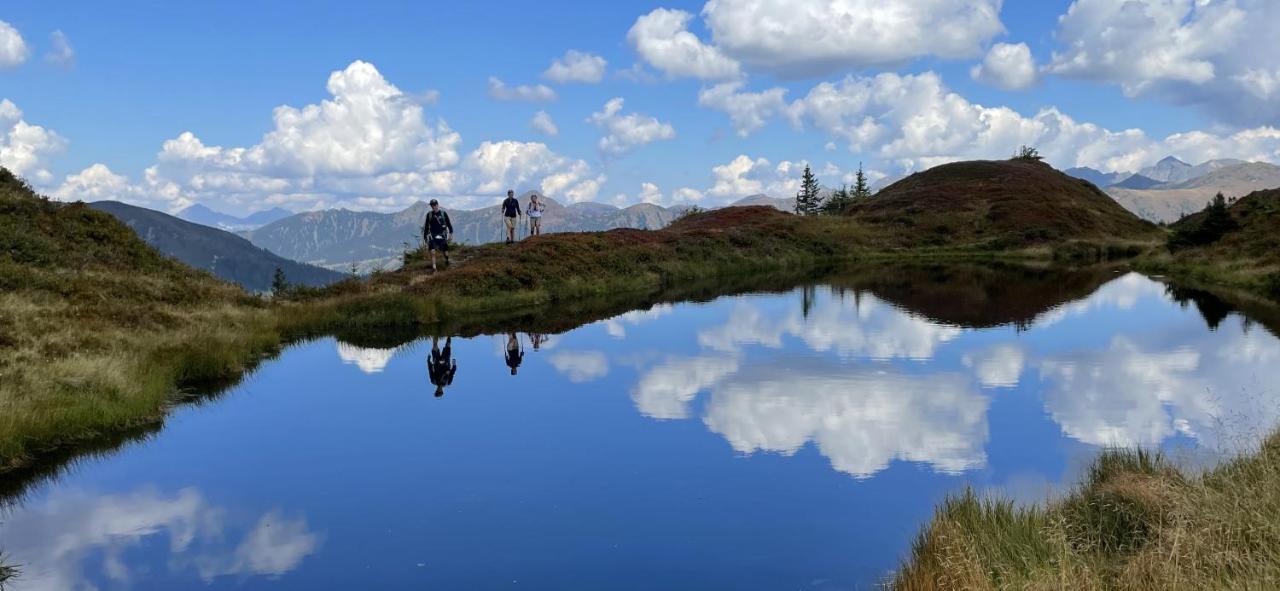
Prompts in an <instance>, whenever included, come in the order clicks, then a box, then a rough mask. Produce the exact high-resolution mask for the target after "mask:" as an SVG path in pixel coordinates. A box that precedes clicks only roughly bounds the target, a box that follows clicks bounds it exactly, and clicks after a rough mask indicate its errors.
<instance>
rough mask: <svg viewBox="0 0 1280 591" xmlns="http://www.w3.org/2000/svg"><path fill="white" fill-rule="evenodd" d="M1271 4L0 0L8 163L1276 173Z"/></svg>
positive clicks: (1274, 17) (495, 180)
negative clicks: (1014, 159)
mask: <svg viewBox="0 0 1280 591" xmlns="http://www.w3.org/2000/svg"><path fill="white" fill-rule="evenodd" d="M1278 32H1280V2H1275V1H1274V0H1127V1H1121V0H1075V1H1069V0H1035V1H1031V0H1014V1H1003V2H1002V1H1001V0H899V1H896V2H881V1H877V0H709V1H708V2H705V3H702V2H658V3H654V2H637V1H630V0H619V1H611V2H569V1H562V0H543V1H540V2H525V1H505V2H488V1H484V0H476V1H472V2H465V3H442V2H430V3H426V2H378V1H366V2H362V3H359V4H358V5H356V4H351V3H345V2H344V3H339V2H328V1H314V2H284V1H280V2H270V3H262V2H248V1H221V2H201V1H192V2H181V3H178V2H159V1H151V2H137V1H121V2H112V3H101V2H76V1H67V2H58V3H51V2H47V1H33V0H7V1H6V2H5V3H4V4H3V5H0V165H3V166H5V167H7V168H9V169H11V170H14V171H16V172H17V173H18V174H20V175H22V176H24V177H26V178H27V179H28V180H29V181H30V182H31V183H32V184H33V186H35V187H36V188H37V189H38V190H40V191H42V192H44V193H46V194H48V195H50V196H52V197H54V198H56V199H60V200H86V201H95V200H101V199H117V200H122V201H127V202H131V203H135V204H139V205H143V206H146V207H151V208H155V209H159V210H164V211H170V212H174V211H178V210H180V209H182V208H183V207H186V206H189V205H191V204H193V203H202V204H205V205H207V206H209V207H212V208H214V209H216V210H220V211H225V212H229V213H235V214H244V213H248V212H252V211H258V210H262V209H267V208H271V207H284V208H287V209H291V210H294V211H303V210H312V209H323V208H332V207H344V208H348V209H357V210H378V211H396V210H400V209H403V208H405V207H407V206H409V205H411V204H412V203H414V202H416V201H418V200H425V199H429V198H433V197H434V198H440V199H442V200H443V201H444V203H445V204H446V207H454V208H460V209H461V208H471V207H479V206H484V205H490V204H492V203H494V202H495V201H496V200H498V199H500V198H501V196H502V195H504V194H505V192H506V190H507V189H508V188H510V189H514V190H516V191H517V192H520V193H523V192H524V191H529V190H533V191H538V192H541V193H544V194H546V195H548V196H550V197H552V198H554V199H557V200H559V201H561V202H571V201H600V202H606V203H614V204H618V205H627V204H632V203H639V202H651V203H658V204H662V205H671V204H675V203H691V204H697V205H702V206H716V205H722V204H725V203H729V202H732V201H734V200H736V199H738V198H741V197H745V196H749V195H753V194H757V193H766V194H770V195H772V196H775V197H783V196H790V195H792V194H794V193H795V191H796V189H797V187H798V180H799V175H800V171H801V170H802V169H803V167H804V166H805V165H806V164H808V165H811V166H812V167H813V169H814V171H815V172H816V173H817V174H818V176H819V180H820V181H821V182H822V183H823V184H825V185H828V186H838V185H840V184H842V183H846V182H850V181H851V179H852V175H853V173H854V171H856V170H857V169H858V168H859V166H861V167H863V168H864V169H865V170H866V172H867V174H868V175H869V177H870V178H872V179H873V180H876V179H880V178H883V177H886V176H888V177H896V176H898V175H902V174H904V173H908V172H912V171H918V170H923V169H926V168H928V167H931V166H935V165H937V164H941V163H945V162H951V161H956V160H964V159H974V158H1004V157H1008V156H1010V155H1012V154H1013V153H1014V152H1015V151H1016V150H1017V149H1018V147H1019V146H1021V145H1024V144H1025V145H1031V146H1035V147H1037V148H1038V149H1039V150H1040V152H1041V153H1042V154H1044V155H1045V156H1046V158H1047V160H1048V161H1049V162H1050V163H1051V164H1053V165H1054V166H1057V167H1059V168H1068V167H1073V166H1089V167H1093V168H1097V169H1099V170H1103V171H1136V170H1139V169H1141V168H1142V167H1144V166H1148V165H1151V164H1153V163H1155V162H1156V161H1158V160H1160V159H1162V158H1164V157H1165V156H1170V155H1173V156H1176V157H1178V158H1180V159H1182V160H1184V161H1187V162H1191V163H1193V164H1194V163H1199V162H1203V161H1206V160H1210V159H1215V158H1241V159H1246V160H1256V161H1269V162H1280V129H1277V127H1280V52H1276V51H1263V50H1262V48H1263V47H1264V46H1265V44H1266V43H1268V41H1267V40H1269V39H1272V38H1274V37H1275V36H1276V34H1277V33H1278Z"/></svg>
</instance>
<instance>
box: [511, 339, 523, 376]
mask: <svg viewBox="0 0 1280 591" xmlns="http://www.w3.org/2000/svg"><path fill="white" fill-rule="evenodd" d="M521 361H524V351H522V350H520V339H519V338H517V337H516V333H514V332H509V333H507V367H510V368H511V375H516V370H517V369H520V362H521Z"/></svg>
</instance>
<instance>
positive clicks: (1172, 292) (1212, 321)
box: [1165, 284, 1236, 330]
mask: <svg viewBox="0 0 1280 591" xmlns="http://www.w3.org/2000/svg"><path fill="white" fill-rule="evenodd" d="M1165 293H1166V294H1168V296H1169V297H1170V298H1173V299H1174V301H1176V302H1178V303H1179V304H1181V305H1182V307H1183V308H1186V307H1187V303H1188V302H1190V303H1194V304H1195V306H1196V310H1198V311H1199V312H1200V316H1201V317H1202V318H1204V323H1205V324H1207V325H1208V326H1209V330H1218V325H1220V324H1222V321H1223V320H1225V319H1226V318H1227V316H1229V315H1231V313H1232V312H1235V310H1236V309H1235V306H1232V305H1231V304H1228V303H1227V302H1225V301H1223V300H1222V298H1219V297H1218V296H1216V295H1214V294H1212V293H1210V292H1207V291H1204V290H1201V289H1194V288H1190V287H1183V286H1179V285H1174V284H1169V285H1166V286H1165Z"/></svg>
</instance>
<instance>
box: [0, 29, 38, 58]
mask: <svg viewBox="0 0 1280 591" xmlns="http://www.w3.org/2000/svg"><path fill="white" fill-rule="evenodd" d="M30 55H31V49H30V48H28V47H27V42H26V40H25V39H23V38H22V33H19V32H18V29H15V28H14V27H13V25H11V24H9V23H7V22H5V21H0V68H14V67H17V66H19V65H22V63H23V62H25V61H27V57H28V56H30Z"/></svg>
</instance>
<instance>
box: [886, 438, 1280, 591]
mask: <svg viewBox="0 0 1280 591" xmlns="http://www.w3.org/2000/svg"><path fill="white" fill-rule="evenodd" d="M1277 586H1280V434H1276V435H1273V436H1271V437H1270V438H1268V439H1267V440H1265V442H1264V443H1263V444H1262V446H1261V448H1260V450H1259V451H1257V452H1256V453H1253V454H1251V455H1245V456H1241V457H1238V458H1234V459H1232V460H1229V461H1226V462H1224V463H1222V464H1221V465H1219V466H1218V467H1216V468H1214V469H1212V470H1209V471H1207V472H1203V473H1197V472H1192V471H1188V470H1182V469H1178V468H1176V467H1174V466H1172V465H1171V464H1170V463H1169V462H1167V461H1166V460H1165V459H1164V458H1162V457H1161V456H1160V455H1158V454H1150V453H1146V452H1137V451H1110V452H1106V453H1104V454H1102V455H1101V456H1100V457H1099V458H1098V459H1097V460H1096V461H1095V463H1094V464H1093V465H1092V467H1091V468H1090V470H1089V471H1088V474H1087V475H1086V476H1085V477H1084V479H1083V482H1082V483H1081V484H1080V485H1079V486H1078V487H1077V488H1076V489H1075V490H1074V491H1072V492H1071V493H1070V494H1068V495H1067V496H1065V497H1064V498H1062V499H1060V500H1057V501H1053V502H1051V503H1049V504H1047V505H1040V506H1031V507H1019V506H1017V505H1015V504H1014V503H1012V502H1009V501H1002V500H997V499H982V498H979V497H978V496H976V495H975V494H974V493H972V492H966V493H965V494H962V495H959V496H955V497H952V498H949V499H948V500H947V501H946V502H944V503H943V504H942V505H941V506H940V507H939V508H938V510H937V513H936V515H935V516H934V518H933V521H932V522H931V523H930V524H929V525H928V527H927V528H926V529H925V530H924V531H923V532H922V533H921V534H920V536H919V537H918V538H917V540H916V542H915V543H914V545H913V547H912V550H911V556H910V558H909V559H908V561H907V562H906V563H905V564H904V565H903V567H902V568H901V570H900V572H899V574H898V576H897V578H896V579H895V580H894V582H893V587H894V588H896V589H903V590H934V589H938V590H942V589H1063V588H1070V589H1135V590H1137V589H1274V588H1277Z"/></svg>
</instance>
